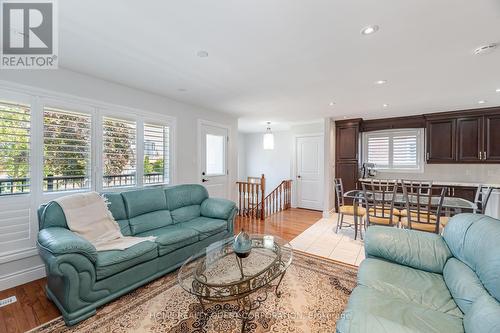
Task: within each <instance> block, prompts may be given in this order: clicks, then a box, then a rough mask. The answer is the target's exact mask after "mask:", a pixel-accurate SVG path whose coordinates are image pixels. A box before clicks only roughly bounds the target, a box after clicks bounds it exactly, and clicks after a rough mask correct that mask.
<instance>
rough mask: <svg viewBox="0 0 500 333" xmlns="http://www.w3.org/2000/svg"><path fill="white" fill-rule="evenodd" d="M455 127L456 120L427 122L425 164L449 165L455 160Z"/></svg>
mask: <svg viewBox="0 0 500 333" xmlns="http://www.w3.org/2000/svg"><path fill="white" fill-rule="evenodd" d="M456 126H457V120H456V119H449V118H445V119H431V120H427V122H426V132H427V156H426V159H427V163H450V162H453V161H455V160H456V148H455V143H456V141H455V136H456V135H455V132H456Z"/></svg>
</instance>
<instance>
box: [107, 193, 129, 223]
mask: <svg viewBox="0 0 500 333" xmlns="http://www.w3.org/2000/svg"><path fill="white" fill-rule="evenodd" d="M102 197H103V198H104V200H105V201H106V202H107V204H108V209H109V211H110V212H111V214H112V215H113V218H114V219H115V220H126V219H127V211H126V210H125V203H124V202H123V197H122V195H121V193H103V194H102Z"/></svg>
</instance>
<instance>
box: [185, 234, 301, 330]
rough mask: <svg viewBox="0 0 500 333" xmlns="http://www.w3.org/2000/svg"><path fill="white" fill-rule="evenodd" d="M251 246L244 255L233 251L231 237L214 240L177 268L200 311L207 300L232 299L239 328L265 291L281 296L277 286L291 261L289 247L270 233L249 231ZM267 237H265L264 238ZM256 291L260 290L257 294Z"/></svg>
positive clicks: (258, 303)
mask: <svg viewBox="0 0 500 333" xmlns="http://www.w3.org/2000/svg"><path fill="white" fill-rule="evenodd" d="M250 238H251V240H252V250H251V251H250V254H249V255H248V257H246V258H240V257H238V256H237V255H236V254H235V253H234V251H233V238H229V239H226V240H222V241H218V242H215V243H213V244H211V245H209V246H208V247H207V248H206V249H205V250H203V251H202V252H200V253H198V254H196V255H194V256H192V257H191V258H189V259H188V260H187V261H186V262H185V263H184V264H183V265H182V267H181V268H180V270H179V273H178V275H177V279H178V281H179V284H180V285H181V287H182V288H183V289H184V290H186V291H187V292H189V293H190V294H192V295H194V296H196V297H197V298H198V301H199V302H200V305H201V308H202V310H203V311H204V312H206V311H207V306H209V304H211V303H226V302H234V303H235V304H236V305H237V306H236V307H222V308H223V309H232V310H231V312H236V314H237V316H238V317H239V318H240V319H241V320H242V326H241V332H244V331H245V326H246V324H247V322H248V321H249V320H251V319H252V318H253V314H252V312H253V311H255V310H256V309H258V308H259V307H260V305H261V304H262V303H263V302H265V301H266V299H267V296H268V292H270V291H271V292H275V293H276V296H277V297H280V296H281V293H280V291H279V286H280V284H281V281H282V280H283V277H284V276H285V273H286V270H287V269H288V267H289V266H290V264H291V263H292V259H293V249H292V246H291V245H290V244H289V243H288V242H287V241H285V240H283V239H281V238H279V237H276V236H274V237H273V238H274V239H273V240H269V237H264V235H255V234H253V235H250ZM266 238H267V239H266ZM257 291H261V292H259V293H258V295H257V293H256V292H257Z"/></svg>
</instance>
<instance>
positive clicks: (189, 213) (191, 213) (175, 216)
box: [171, 205, 201, 223]
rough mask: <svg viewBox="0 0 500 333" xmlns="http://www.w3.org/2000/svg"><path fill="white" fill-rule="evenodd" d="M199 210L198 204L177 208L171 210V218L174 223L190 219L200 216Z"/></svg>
mask: <svg viewBox="0 0 500 333" xmlns="http://www.w3.org/2000/svg"><path fill="white" fill-rule="evenodd" d="M200 212H201V210H200V205H191V206H185V207H181V208H177V209H174V210H172V211H171V214H172V220H173V222H174V223H180V222H186V221H190V220H192V219H194V218H197V217H200V214H201V213H200Z"/></svg>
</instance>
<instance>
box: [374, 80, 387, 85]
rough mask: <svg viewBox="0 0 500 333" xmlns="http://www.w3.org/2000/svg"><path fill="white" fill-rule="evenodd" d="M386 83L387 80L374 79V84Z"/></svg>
mask: <svg viewBox="0 0 500 333" xmlns="http://www.w3.org/2000/svg"><path fill="white" fill-rule="evenodd" d="M386 83H387V80H378V81H375V84H378V85H381V84H386Z"/></svg>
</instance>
